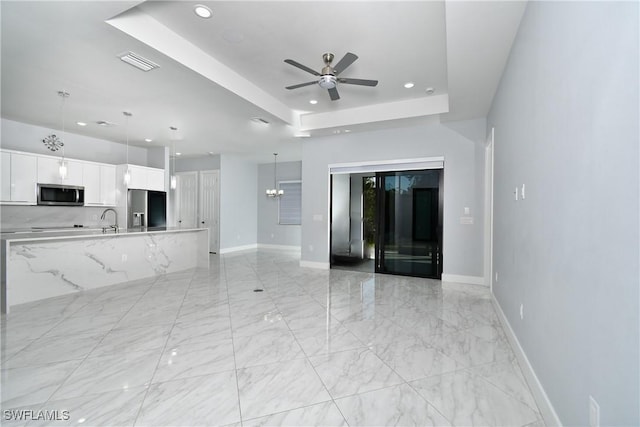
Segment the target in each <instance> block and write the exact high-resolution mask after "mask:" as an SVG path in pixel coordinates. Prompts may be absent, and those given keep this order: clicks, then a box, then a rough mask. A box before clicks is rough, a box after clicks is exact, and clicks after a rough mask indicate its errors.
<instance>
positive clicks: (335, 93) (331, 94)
mask: <svg viewBox="0 0 640 427" xmlns="http://www.w3.org/2000/svg"><path fill="white" fill-rule="evenodd" d="M327 90H328V91H329V97H331V100H332V101H337V100H338V99H340V95H338V89H336V88H335V87H333V88H331V89H327Z"/></svg>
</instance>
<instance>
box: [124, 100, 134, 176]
mask: <svg viewBox="0 0 640 427" xmlns="http://www.w3.org/2000/svg"><path fill="white" fill-rule="evenodd" d="M122 114H124V116H125V117H126V119H125V120H126V124H125V135H126V138H127V170H126V171H125V172H124V177H123V180H124V185H125V186H127V187H128V186H129V183H130V182H131V170H130V169H129V117H131V116H132V115H133V114H131V113H130V112H128V111H123V112H122Z"/></svg>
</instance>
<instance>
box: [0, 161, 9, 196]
mask: <svg viewBox="0 0 640 427" xmlns="http://www.w3.org/2000/svg"><path fill="white" fill-rule="evenodd" d="M0 158H1V159H2V170H0V173H2V176H1V177H0V180H1V181H0V187H2V189H1V190H0V201H3V202H5V201H11V153H5V152H4V151H3V152H1V153H0Z"/></svg>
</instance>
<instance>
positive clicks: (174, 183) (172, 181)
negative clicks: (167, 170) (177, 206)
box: [169, 175, 178, 190]
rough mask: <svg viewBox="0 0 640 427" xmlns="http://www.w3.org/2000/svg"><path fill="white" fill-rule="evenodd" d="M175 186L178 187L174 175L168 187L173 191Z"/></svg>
mask: <svg viewBox="0 0 640 427" xmlns="http://www.w3.org/2000/svg"><path fill="white" fill-rule="evenodd" d="M177 185H178V182H177V180H176V176H175V175H171V182H170V184H169V186H170V187H171V189H172V190H175V189H176V187H177Z"/></svg>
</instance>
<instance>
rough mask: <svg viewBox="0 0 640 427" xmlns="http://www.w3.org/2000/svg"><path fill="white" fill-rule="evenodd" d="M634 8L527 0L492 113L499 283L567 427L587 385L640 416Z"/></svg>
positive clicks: (626, 419) (616, 422)
mask: <svg viewBox="0 0 640 427" xmlns="http://www.w3.org/2000/svg"><path fill="white" fill-rule="evenodd" d="M638 18H639V4H638V2H529V4H528V6H527V10H526V12H525V15H524V17H523V19H522V23H521V26H520V29H519V32H518V35H517V37H516V40H515V43H514V45H513V48H512V51H511V55H510V58H509V60H508V63H507V66H506V69H505V71H504V74H503V77H502V80H501V83H500V86H499V89H498V91H497V94H496V97H495V99H494V102H493V105H492V108H491V113H490V115H489V118H488V126H489V127H491V126H495V187H494V189H495V192H494V200H495V204H494V212H495V221H494V224H495V233H494V244H495V246H494V260H495V262H494V266H495V271H496V272H497V273H498V275H499V277H498V281H497V282H496V283H494V286H493V289H494V292H495V297H496V299H497V301H498V302H499V304H500V306H501V308H502V310H503V311H504V313H505V315H506V317H507V319H508V321H509V323H510V324H511V327H512V329H513V331H514V332H515V334H516V336H517V339H518V340H519V342H520V344H521V346H522V348H523V349H524V351H525V353H526V355H527V357H528V359H529V361H530V363H531V365H532V367H533V369H534V371H535V373H536V375H537V377H538V379H539V380H540V382H541V384H542V386H543V387H544V389H545V391H546V393H547V395H548V397H549V399H550V401H551V403H552V405H553V407H554V408H555V411H556V412H557V414H558V416H559V418H560V421H561V422H562V423H563V424H564V425H583V426H584V425H589V396H593V397H594V398H595V400H596V401H597V402H598V403H599V405H600V416H601V418H600V425H602V426H621V425H629V426H630V425H636V426H637V425H640V415H639V412H640V409H639V402H640V390H639V387H640V386H639V383H640V381H639V379H640V373H639V369H638V368H639V360H640V355H639V347H640V345H639V335H640V331H639V323H640V319H639V315H638V313H639V312H640V307H639V305H640V304H639V283H638V281H639V277H640V274H639V273H640V272H639V265H638V264H639V261H638V260H639V255H640V254H639V221H638V212H639V202H640V200H639V199H640V197H639V193H640V187H639V180H640V177H639V171H640V162H639V158H638V156H639V140H640V132H639V129H638V123H639V120H638V117H640V111H639V103H640V99H639V91H640V87H639V85H638V78H639V71H640V70H639V66H638V52H639V42H638V40H639V37H638V36H639V29H638V27H639V19H638ZM523 183H524V184H526V198H525V200H519V201H517V202H516V201H515V200H514V197H513V192H514V189H515V187H516V186H521V185H522V184H523ZM520 304H523V305H524V318H523V319H522V320H521V319H520V314H519V308H520Z"/></svg>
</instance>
